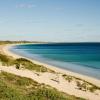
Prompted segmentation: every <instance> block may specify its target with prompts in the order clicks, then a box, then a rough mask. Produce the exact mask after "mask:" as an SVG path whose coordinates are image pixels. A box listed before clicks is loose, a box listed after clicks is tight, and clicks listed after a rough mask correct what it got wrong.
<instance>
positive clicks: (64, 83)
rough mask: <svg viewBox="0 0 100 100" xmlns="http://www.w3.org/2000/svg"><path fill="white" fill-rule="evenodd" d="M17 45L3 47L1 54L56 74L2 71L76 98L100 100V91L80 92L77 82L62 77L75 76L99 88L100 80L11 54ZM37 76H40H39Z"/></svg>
mask: <svg viewBox="0 0 100 100" xmlns="http://www.w3.org/2000/svg"><path fill="white" fill-rule="evenodd" d="M16 45H20V44H9V45H8V44H7V45H1V46H0V52H1V53H3V54H5V55H7V56H11V57H13V58H14V59H17V58H25V59H28V60H30V61H32V62H33V63H35V64H37V65H43V66H44V67H46V68H49V69H51V70H54V71H55V72H56V73H49V72H45V73H41V72H35V71H32V70H28V69H20V70H19V69H16V68H15V67H14V66H9V67H8V66H2V65H1V66H0V71H4V72H8V73H12V74H15V75H18V76H21V77H26V78H30V79H32V80H34V81H36V82H38V83H41V84H45V85H49V86H51V87H53V88H55V89H57V90H58V91H60V92H63V93H67V94H70V95H74V96H76V97H81V98H85V99H86V100H100V90H96V91H95V92H90V91H83V90H80V89H78V87H77V84H76V82H77V80H73V81H72V82H68V80H66V79H65V78H64V77H62V75H64V74H66V75H69V76H73V77H75V78H79V79H82V80H83V81H84V80H85V81H86V82H89V83H91V84H94V85H96V86H98V87H100V80H97V79H95V78H92V77H88V76H85V75H81V74H78V73H74V72H71V71H68V70H64V69H61V68H58V67H56V66H51V65H48V64H45V63H42V62H39V61H36V60H33V59H29V58H27V57H23V56H21V55H18V54H16V53H13V52H11V51H10V48H11V47H12V46H16ZM22 45H23V44H22ZM58 73H59V74H58ZM37 74H39V76H38V75H37ZM57 77H59V82H56V81H54V79H55V78H57ZM80 81H81V80H80Z"/></svg>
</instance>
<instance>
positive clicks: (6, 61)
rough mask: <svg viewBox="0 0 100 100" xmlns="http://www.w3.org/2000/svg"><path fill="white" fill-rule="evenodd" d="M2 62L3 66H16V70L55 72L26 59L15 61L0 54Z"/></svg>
mask: <svg viewBox="0 0 100 100" xmlns="http://www.w3.org/2000/svg"><path fill="white" fill-rule="evenodd" d="M0 62H1V64H2V65H3V66H15V67H16V69H21V68H24V69H29V70H34V71H37V72H50V73H54V71H53V70H51V69H49V68H46V67H44V66H42V65H37V64H34V63H33V62H31V61H30V60H27V59H25V58H18V59H14V58H12V57H10V56H6V55H4V54H0Z"/></svg>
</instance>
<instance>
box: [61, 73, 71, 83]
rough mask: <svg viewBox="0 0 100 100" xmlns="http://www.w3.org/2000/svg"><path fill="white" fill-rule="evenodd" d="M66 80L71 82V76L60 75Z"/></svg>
mask: <svg viewBox="0 0 100 100" xmlns="http://www.w3.org/2000/svg"><path fill="white" fill-rule="evenodd" d="M62 76H63V77H64V78H65V79H66V80H67V81H68V82H71V81H72V80H73V77H72V76H69V75H66V74H64V75H62Z"/></svg>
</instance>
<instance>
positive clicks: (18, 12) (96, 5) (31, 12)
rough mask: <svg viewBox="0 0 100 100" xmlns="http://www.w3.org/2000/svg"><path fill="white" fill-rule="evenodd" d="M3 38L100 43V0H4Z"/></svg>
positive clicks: (0, 12) (0, 9)
mask: <svg viewBox="0 0 100 100" xmlns="http://www.w3.org/2000/svg"><path fill="white" fill-rule="evenodd" d="M0 40H30V41H52V42H53V41H54V42H100V0H0Z"/></svg>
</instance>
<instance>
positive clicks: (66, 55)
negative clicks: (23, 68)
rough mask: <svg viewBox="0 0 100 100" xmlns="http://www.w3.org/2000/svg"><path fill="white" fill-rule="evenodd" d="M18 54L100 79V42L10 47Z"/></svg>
mask: <svg viewBox="0 0 100 100" xmlns="http://www.w3.org/2000/svg"><path fill="white" fill-rule="evenodd" d="M10 50H11V51H12V52H14V53H16V54H20V55H22V56H24V57H28V58H31V59H34V60H38V61H40V62H44V63H47V64H50V65H54V66H57V67H59V68H62V69H65V70H69V71H73V72H77V73H80V74H83V75H88V76H91V77H94V78H97V79H100V43H48V44H26V45H25V44H24V45H17V46H13V47H12V48H10Z"/></svg>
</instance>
